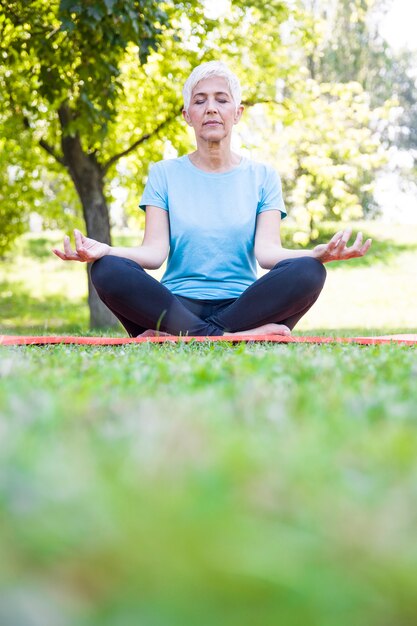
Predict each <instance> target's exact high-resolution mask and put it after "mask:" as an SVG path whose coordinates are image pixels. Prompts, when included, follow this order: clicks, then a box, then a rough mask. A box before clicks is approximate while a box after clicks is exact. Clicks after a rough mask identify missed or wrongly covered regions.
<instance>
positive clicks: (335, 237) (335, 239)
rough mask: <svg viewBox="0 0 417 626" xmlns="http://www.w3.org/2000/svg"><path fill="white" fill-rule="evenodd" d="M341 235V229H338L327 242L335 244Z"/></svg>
mask: <svg viewBox="0 0 417 626" xmlns="http://www.w3.org/2000/svg"><path fill="white" fill-rule="evenodd" d="M342 235H343V230H338V231H337V233H335V234H334V235H333V237H332V238H331V239H330V241H329V243H330V244H335V245H336V244H337V243H338V242H339V240H340V237H341V236H342Z"/></svg>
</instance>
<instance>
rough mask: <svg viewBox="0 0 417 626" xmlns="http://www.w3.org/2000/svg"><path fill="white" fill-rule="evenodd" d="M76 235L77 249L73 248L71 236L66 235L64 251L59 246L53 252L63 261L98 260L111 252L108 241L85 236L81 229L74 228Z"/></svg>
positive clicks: (90, 261)
mask: <svg viewBox="0 0 417 626" xmlns="http://www.w3.org/2000/svg"><path fill="white" fill-rule="evenodd" d="M74 237H75V250H73V249H72V248H71V244H70V238H69V237H68V235H66V236H65V237H64V252H62V250H58V249H57V248H54V249H53V250H52V252H53V253H54V254H56V256H58V257H59V258H60V259H62V260H63V261H82V262H84V263H92V262H93V261H97V260H98V259H101V257H103V256H106V254H109V252H110V246H109V245H108V244H107V243H101V242H100V241H96V240H95V239H90V238H89V237H85V236H84V235H83V234H82V233H81V232H80V231H79V230H74Z"/></svg>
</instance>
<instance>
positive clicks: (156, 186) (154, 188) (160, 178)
mask: <svg viewBox="0 0 417 626" xmlns="http://www.w3.org/2000/svg"><path fill="white" fill-rule="evenodd" d="M160 163H161V161H159V162H158V163H155V165H153V166H152V167H151V168H150V170H149V176H148V180H147V182H146V185H145V189H144V190H143V194H142V198H141V200H140V203H139V206H140V208H141V209H143V210H144V211H145V210H146V207H147V206H148V205H152V206H157V207H159V208H160V209H165V211H169V207H168V186H167V179H166V176H165V172H164V169H163V167H161V165H160Z"/></svg>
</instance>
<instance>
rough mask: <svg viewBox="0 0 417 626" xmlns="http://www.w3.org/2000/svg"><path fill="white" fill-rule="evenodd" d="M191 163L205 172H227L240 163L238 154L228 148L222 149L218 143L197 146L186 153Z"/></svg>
mask: <svg viewBox="0 0 417 626" xmlns="http://www.w3.org/2000/svg"><path fill="white" fill-rule="evenodd" d="M188 158H189V159H190V161H191V163H192V164H193V165H195V166H196V167H198V168H199V169H200V170H204V171H205V172H227V171H229V170H232V169H234V168H235V167H237V166H238V165H239V164H240V161H241V157H240V155H239V154H236V153H235V152H232V151H231V150H230V149H228V150H224V149H223V150H222V149H220V147H219V145H218V144H217V145H216V144H214V145H209V144H208V145H207V146H199V147H198V148H197V150H196V151H195V152H192V153H191V154H189V155H188Z"/></svg>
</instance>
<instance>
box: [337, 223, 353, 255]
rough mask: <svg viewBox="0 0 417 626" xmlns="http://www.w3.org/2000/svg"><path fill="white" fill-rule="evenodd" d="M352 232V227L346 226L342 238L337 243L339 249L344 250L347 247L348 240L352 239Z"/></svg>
mask: <svg viewBox="0 0 417 626" xmlns="http://www.w3.org/2000/svg"><path fill="white" fill-rule="evenodd" d="M351 234H352V229H351V228H346V230H344V231H343V232H342V236H341V237H340V240H339V242H338V244H337V247H338V248H339V249H342V250H343V249H344V248H345V246H346V244H347V242H348V241H349V239H350V236H351Z"/></svg>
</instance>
